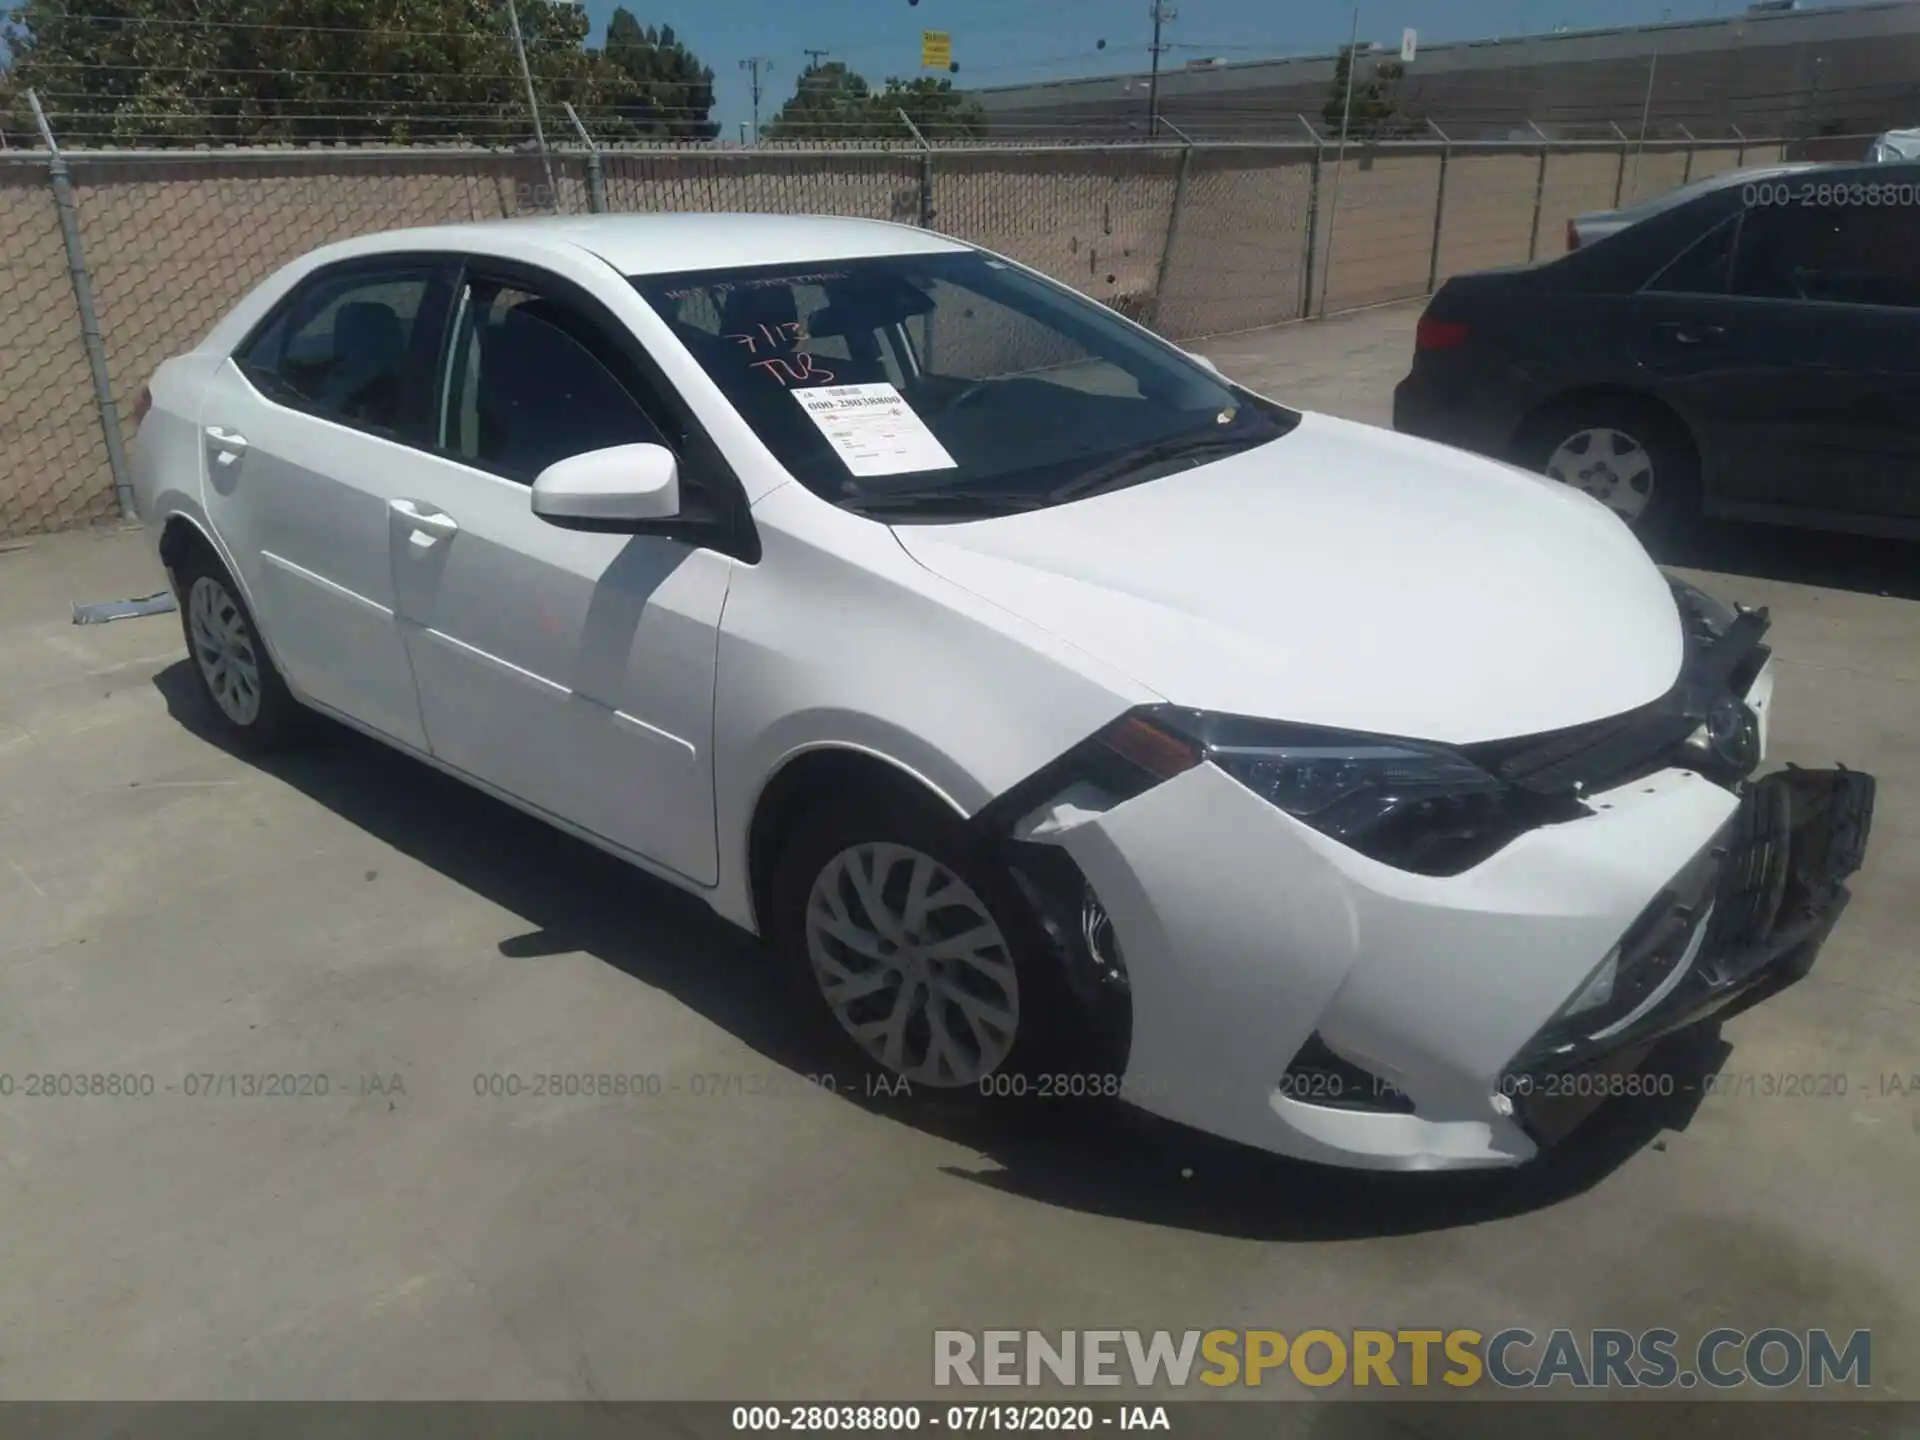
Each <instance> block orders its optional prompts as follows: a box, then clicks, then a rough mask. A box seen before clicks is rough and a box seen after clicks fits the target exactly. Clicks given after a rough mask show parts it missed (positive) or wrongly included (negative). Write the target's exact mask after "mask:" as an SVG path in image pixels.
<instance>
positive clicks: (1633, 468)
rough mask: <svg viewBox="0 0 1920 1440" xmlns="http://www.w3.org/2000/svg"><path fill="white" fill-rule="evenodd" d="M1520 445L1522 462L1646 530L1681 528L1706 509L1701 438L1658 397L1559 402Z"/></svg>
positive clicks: (1534, 424)
mask: <svg viewBox="0 0 1920 1440" xmlns="http://www.w3.org/2000/svg"><path fill="white" fill-rule="evenodd" d="M1515 448H1516V451H1517V462H1518V463H1519V464H1521V465H1523V466H1525V467H1526V468H1527V469H1529V470H1537V471H1539V472H1540V473H1541V474H1543V475H1546V476H1547V477H1548V478H1550V479H1553V480H1558V481H1560V482H1561V483H1562V484H1563V485H1571V486H1572V487H1573V488H1574V489H1576V490H1582V491H1585V492H1586V493H1587V494H1588V495H1591V496H1593V498H1594V499H1596V500H1598V501H1600V503H1601V504H1603V505H1605V506H1606V507H1607V508H1608V509H1609V510H1611V511H1613V512H1614V514H1616V515H1618V516H1619V517H1620V518H1621V519H1622V520H1624V521H1626V522H1627V523H1628V524H1629V525H1631V526H1632V527H1633V528H1634V529H1635V530H1636V531H1638V532H1640V533H1641V534H1642V535H1655V534H1670V533H1674V532H1677V531H1678V530H1680V529H1682V528H1683V527H1684V526H1685V525H1686V524H1687V523H1689V522H1690V521H1691V520H1692V518H1693V517H1694V515H1695V514H1696V513H1697V511H1698V507H1699V494H1700V464H1699V460H1698V458H1697V457H1696V456H1695V453H1694V448H1693V442H1692V440H1691V439H1690V438H1689V437H1688V435H1687V434H1686V432H1685V430H1684V429H1683V428H1682V427H1681V426H1680V425H1679V424H1678V423H1677V422H1676V421H1674V420H1673V418H1672V417H1670V416H1669V415H1667V414H1665V413H1664V412H1663V411H1661V410H1659V409H1657V408H1655V407H1654V406H1652V405H1647V404H1643V403H1641V402H1639V401H1635V400H1631V399H1627V398H1624V397H1622V398H1616V397H1611V396H1599V397H1595V398H1593V399H1590V400H1575V401H1571V402H1568V403H1566V404H1562V405H1556V406H1554V407H1553V408H1552V409H1550V410H1547V411H1544V412H1542V413H1541V414H1539V415H1537V416H1535V417H1534V418H1533V419H1532V420H1530V421H1529V422H1528V423H1527V425H1526V426H1525V427H1524V429H1523V430H1522V432H1521V436H1520V440H1519V443H1518V444H1517V446H1516V447H1515Z"/></svg>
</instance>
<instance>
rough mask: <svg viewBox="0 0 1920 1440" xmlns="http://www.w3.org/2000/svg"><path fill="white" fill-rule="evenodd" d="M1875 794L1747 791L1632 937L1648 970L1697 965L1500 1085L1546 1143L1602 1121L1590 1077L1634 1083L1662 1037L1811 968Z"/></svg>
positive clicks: (1870, 784) (1869, 781)
mask: <svg viewBox="0 0 1920 1440" xmlns="http://www.w3.org/2000/svg"><path fill="white" fill-rule="evenodd" d="M1875 790H1876V784H1875V781H1874V778H1873V777H1872V776H1871V775H1865V774H1861V773H1858V772H1856V771H1851V770H1845V769H1837V770H1799V769H1788V770H1784V771H1781V772H1779V773H1777V774H1773V775H1769V776H1767V777H1765V778H1764V779H1762V780H1759V781H1757V782H1755V783H1754V784H1753V785H1752V786H1751V788H1749V789H1748V791H1747V792H1746V794H1745V795H1744V796H1743V797H1742V799H1741V802H1740V808H1739V809H1738V810H1737V811H1736V812H1735V814H1734V817H1733V819H1732V820H1731V821H1730V822H1729V823H1728V825H1727V827H1726V829H1725V830H1723V831H1722V832H1721V834H1720V835H1718V836H1716V837H1715V840H1714V842H1713V844H1712V845H1711V846H1709V847H1708V849H1707V850H1706V851H1705V852H1704V853H1703V854H1702V855H1701V856H1700V857H1699V859H1698V860H1697V861H1696V862H1695V863H1694V864H1693V865H1691V866H1689V867H1688V868H1687V870H1685V871H1683V872H1682V873H1681V875H1680V876H1678V877H1676V879H1675V882H1674V883H1673V884H1672V885H1670V886H1669V887H1668V888H1667V889H1666V890H1663V891H1662V892H1661V894H1660V895H1659V896H1658V897H1657V898H1656V899H1655V901H1654V903H1653V904H1652V905H1651V906H1649V907H1648V909H1647V911H1646V913H1645V914H1643V915H1642V916H1641V918H1640V919H1639V920H1637V921H1636V922H1635V925H1634V926H1633V927H1631V928H1630V930H1629V943H1637V944H1638V945H1639V946H1640V947H1641V948H1640V955H1639V957H1638V958H1642V959H1643V960H1645V959H1650V960H1651V964H1650V966H1649V968H1653V969H1656V970H1657V966H1658V962H1659V956H1658V953H1657V951H1658V947H1659V946H1661V945H1665V946H1667V947H1669V949H1670V950H1671V949H1673V948H1678V947H1684V950H1682V952H1681V953H1683V954H1685V953H1689V952H1690V953H1691V955H1692V958H1691V960H1690V961H1689V962H1688V963H1685V964H1682V965H1678V966H1675V967H1674V973H1673V974H1671V975H1670V976H1660V975H1657V974H1656V975H1655V976H1654V977H1652V978H1654V980H1655V981H1656V982H1657V983H1656V988H1654V989H1653V991H1652V993H1651V994H1649V996H1648V997H1647V999H1646V1000H1644V1001H1643V1002H1642V1003H1641V1004H1640V1005H1639V1006H1638V1007H1636V1008H1635V1009H1634V1010H1633V1011H1632V1012H1630V1013H1629V1014H1628V1015H1626V1016H1625V1017H1623V1018H1622V1019H1621V1020H1619V1021H1617V1022H1615V1023H1613V1024H1611V1025H1609V1026H1607V1027H1606V1028H1605V1029H1604V1030H1601V1031H1600V1032H1598V1033H1597V1034H1593V1035H1591V1036H1587V1037H1581V1038H1575V1039H1561V1040H1558V1041H1557V1042H1547V1043H1537V1044H1536V1045H1535V1046H1533V1047H1530V1048H1529V1050H1527V1051H1525V1052H1523V1053H1522V1054H1521V1055H1519V1056H1518V1057H1516V1059H1515V1063H1514V1065H1513V1066H1512V1067H1511V1068H1510V1069H1509V1071H1508V1073H1507V1074H1506V1075H1505V1076H1504V1077H1503V1080H1502V1086H1501V1088H1502V1091H1503V1093H1505V1094H1507V1095H1508V1096H1510V1097H1511V1098H1512V1100H1513V1104H1514V1109H1515V1117H1516V1119H1517V1120H1518V1121H1519V1123H1520V1124H1521V1126H1522V1127H1523V1128H1524V1129H1525V1130H1526V1132H1527V1133H1528V1135H1529V1136H1530V1137H1532V1139H1533V1140H1534V1141H1535V1143H1536V1144H1539V1145H1543V1146H1544V1145H1552V1144H1555V1143H1557V1142H1559V1141H1560V1140H1562V1139H1564V1138H1565V1137H1566V1136H1567V1135H1568V1134H1570V1133H1571V1132H1572V1131H1573V1130H1574V1129H1575V1128H1577V1127H1578V1126H1579V1124H1580V1123H1581V1122H1582V1121H1583V1120H1585V1119H1586V1118H1587V1117H1588V1116H1589V1115H1591V1114H1592V1112H1593V1111H1594V1110H1596V1109H1598V1108H1599V1106H1600V1104H1601V1103H1602V1100H1603V1099H1604V1097H1605V1095H1606V1094H1607V1093H1608V1091H1607V1088H1606V1087H1604V1086H1601V1085H1595V1084H1583V1083H1579V1082H1581V1081H1582V1080H1583V1079H1585V1078H1586V1077H1589V1076H1591V1077H1600V1076H1605V1075H1613V1074H1624V1073H1628V1072H1631V1071H1633V1070H1635V1069H1637V1068H1639V1066H1640V1064H1641V1063H1642V1061H1644V1059H1645V1058H1646V1056H1647V1053H1648V1051H1649V1050H1651V1048H1652V1047H1653V1045H1654V1043H1655V1042H1656V1041H1658V1040H1660V1039H1661V1038H1663V1037H1664V1036H1666V1035H1669V1034H1672V1033H1673V1032H1674V1031H1676V1030H1680V1029H1683V1028H1685V1027H1687V1026H1689V1025H1694V1024H1697V1023H1699V1022H1701V1021H1703V1020H1706V1019H1709V1018H1710V1017H1712V1016H1713V1015H1715V1014H1717V1013H1718V1012H1720V1011H1722V1010H1724V1009H1725V1008H1726V1007H1727V1006H1729V1005H1730V1004H1732V1003H1733V1002H1734V1001H1736V1000H1740V999H1743V998H1744V999H1751V998H1754V997H1756V996H1757V995H1758V994H1761V993H1771V992H1772V991H1776V990H1779V989H1781V988H1784V987H1785V986H1786V985H1789V984H1791V983H1793V982H1794V981H1795V980H1798V979H1800V978H1802V977H1803V976H1804V975H1805V974H1806V973H1807V972H1808V970H1810V969H1811V968H1812V966H1813V962H1814V960H1815V958H1816V957H1817V956H1818V954H1819V951H1820V947H1821V945H1822V944H1823V943H1824V942H1825V940H1826V938H1827V935H1828V933H1829V932H1830V931H1831V930H1832V929H1833V927H1834V924H1835V922H1837V921H1838V920H1839V918H1840V915H1841V913H1842V912H1843V911H1844V910H1845V909H1846V906H1847V902H1848V899H1849V898H1850V897H1849V894H1848V891H1847V887H1846V881H1847V880H1848V879H1849V878H1850V877H1851V876H1852V875H1853V874H1854V873H1855V872H1856V871H1857V870H1858V869H1859V868H1860V866H1861V864H1862V862H1863V861H1864V859H1865V857H1866V848H1867V840H1868V836H1869V834H1870V833H1871V830H1872V826H1873V802H1874V794H1875ZM1695 932H1698V933H1697V943H1696V933H1695ZM1622 969H1623V973H1624V972H1626V971H1627V970H1628V965H1627V964H1626V962H1625V961H1624V960H1623V965H1622Z"/></svg>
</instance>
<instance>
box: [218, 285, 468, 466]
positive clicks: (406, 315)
mask: <svg viewBox="0 0 1920 1440" xmlns="http://www.w3.org/2000/svg"><path fill="white" fill-rule="evenodd" d="M432 283H433V276H432V273H431V272H429V271H427V270H423V269H420V268H418V267H412V266H409V267H405V268H402V269H397V270H379V271H374V270H364V269H362V270H355V271H352V272H350V273H348V274H345V275H331V276H321V277H318V278H316V279H314V280H312V281H309V282H308V283H307V284H306V285H305V286H303V287H302V288H301V289H299V290H297V291H295V293H294V295H293V298H292V300H291V301H290V302H289V303H288V304H287V305H286V306H285V307H284V308H282V310H281V311H280V313H279V314H278V315H277V316H276V317H275V318H274V319H273V321H272V322H271V323H270V324H269V325H268V326H267V327H266V328H265V329H263V330H261V331H259V332H258V333H257V334H255V335H254V336H253V337H251V338H250V339H249V340H248V342H247V343H246V345H245V346H244V347H243V348H242V349H241V351H240V352H239V353H238V354H236V355H235V356H234V359H235V362H236V363H237V364H238V365H239V366H240V369H241V372H242V373H243V374H245V375H246V377H247V378H248V379H249V380H251V381H252V382H253V383H254V384H255V385H256V386H257V387H258V388H259V389H260V391H261V392H262V393H263V394H265V395H267V396H268V397H269V398H270V399H273V400H277V401H279V402H280V403H281V404H283V405H290V406H293V407H295V408H297V409H302V410H312V411H315V412H317V413H319V414H321V415H324V416H325V417H326V418H328V419H330V420H338V421H340V422H341V423H342V424H346V425H352V426H354V427H356V428H358V429H362V430H372V431H376V432H378V433H382V434H393V433H395V432H396V431H397V430H398V429H399V428H400V423H401V418H402V401H403V397H404V395H405V394H406V391H407V382H408V379H409V378H410V374H411V373H412V372H415V371H417V370H419V369H420V368H421V366H423V365H425V364H427V363H429V362H426V361H424V360H419V359H414V358H412V351H413V347H414V339H415V322H416V321H417V319H418V318H419V315H420V310H421V306H422V304H423V302H424V301H425V299H426V296H427V292H428V290H429V289H430V288H431V286H432Z"/></svg>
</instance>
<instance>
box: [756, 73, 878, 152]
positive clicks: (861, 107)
mask: <svg viewBox="0 0 1920 1440" xmlns="http://www.w3.org/2000/svg"><path fill="white" fill-rule="evenodd" d="M872 98H873V96H872V92H871V91H870V90H869V89H868V86H867V82H866V81H865V80H864V79H862V78H861V77H860V76H859V75H856V74H855V73H854V72H853V71H851V70H849V69H848V68H847V67H846V65H845V64H844V63H843V62H842V61H839V60H829V61H827V62H826V63H825V64H814V65H809V66H807V68H806V69H805V70H802V71H801V72H800V76H799V78H798V79H797V80H795V81H794V85H793V94H792V95H791V96H789V97H788V99H787V102H786V103H785V104H784V105H782V106H781V107H780V111H779V113H778V114H776V115H775V116H774V117H773V119H772V120H771V121H770V122H769V123H768V124H767V126H766V131H765V133H766V138H767V139H769V140H846V139H852V138H855V137H857V136H858V135H859V134H860V133H861V131H862V130H863V129H864V127H865V125H866V123H867V107H868V104H869V102H870V101H871V100H872Z"/></svg>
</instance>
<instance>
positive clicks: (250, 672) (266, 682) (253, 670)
mask: <svg viewBox="0 0 1920 1440" xmlns="http://www.w3.org/2000/svg"><path fill="white" fill-rule="evenodd" d="M176 580H177V592H178V594H179V596H180V601H181V604H180V625H181V630H182V631H183V633H184V634H185V636H186V641H187V657H188V659H189V660H190V661H191V662H192V664H193V671H194V674H195V675H196V676H198V677H199V680H200V693H201V695H202V696H203V697H204V698H205V700H206V702H207V706H208V709H209V710H210V711H211V713H212V715H213V717H214V722H215V724H216V725H217V726H218V727H219V729H220V732H221V733H222V734H223V735H225V736H226V737H227V738H228V739H229V740H231V741H233V742H234V743H235V744H236V745H239V746H241V747H243V748H245V749H249V750H256V751H266V750H272V749H276V748H279V747H281V746H284V745H286V744H288V743H289V742H291V741H293V740H295V739H297V738H298V737H299V736H300V734H301V733H302V732H303V731H304V729H305V724H304V722H305V720H306V716H307V712H306V711H305V710H304V709H302V708H301V705H300V702H299V701H297V700H295V699H294V698H293V695H292V693H291V692H290V691H289V690H288V689H287V684H286V681H285V680H283V679H282V678H281V676H280V671H279V669H278V668H277V667H276V666H275V665H274V663H273V657H272V656H271V655H269V654H268V653H267V647H266V646H265V645H264V644H263V643H261V640H260V629H259V626H258V625H257V624H256V623H255V622H254V618H253V613H252V612H251V611H250V610H248V609H247V605H246V602H245V601H244V600H242V599H241V598H240V587H239V586H238V585H236V584H234V582H233V577H232V576H231V575H229V574H228V573H227V571H226V567H225V566H223V565H221V564H220V562H219V561H218V560H216V559H214V558H213V556H211V555H209V554H208V553H206V551H204V550H202V549H197V548H196V549H195V550H194V552H193V553H191V554H189V555H188V556H187V557H186V558H185V559H184V560H183V561H182V562H181V564H180V567H179V569H178V571H177V572H176Z"/></svg>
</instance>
